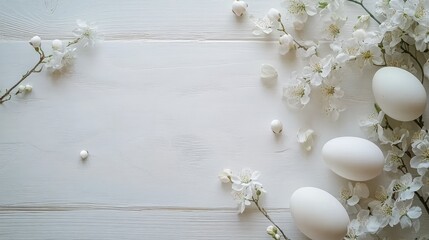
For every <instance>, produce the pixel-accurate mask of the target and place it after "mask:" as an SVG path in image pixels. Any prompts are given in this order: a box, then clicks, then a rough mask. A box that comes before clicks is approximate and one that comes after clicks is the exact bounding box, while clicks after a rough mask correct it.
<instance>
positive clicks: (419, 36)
mask: <svg viewBox="0 0 429 240" xmlns="http://www.w3.org/2000/svg"><path fill="white" fill-rule="evenodd" d="M428 18H429V15H428ZM428 28H429V26H423V25H417V26H416V27H415V28H414V31H413V32H411V33H410V35H411V36H412V37H413V38H414V40H415V46H416V49H417V50H418V51H420V52H424V51H426V50H427V49H428V44H429V31H428Z"/></svg>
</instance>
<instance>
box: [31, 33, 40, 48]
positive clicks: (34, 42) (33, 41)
mask: <svg viewBox="0 0 429 240" xmlns="http://www.w3.org/2000/svg"><path fill="white" fill-rule="evenodd" d="M29 43H30V45H31V46H33V47H34V48H39V47H40V45H41V44H42V39H41V38H40V37H39V36H34V37H32V38H31V39H30V41H29Z"/></svg>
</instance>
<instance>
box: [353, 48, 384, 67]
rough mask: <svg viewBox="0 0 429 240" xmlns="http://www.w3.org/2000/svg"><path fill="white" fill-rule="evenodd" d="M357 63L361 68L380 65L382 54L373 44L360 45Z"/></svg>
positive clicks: (382, 61)
mask: <svg viewBox="0 0 429 240" xmlns="http://www.w3.org/2000/svg"><path fill="white" fill-rule="evenodd" d="M357 62H358V65H359V66H361V67H363V66H367V65H370V64H376V65H381V64H383V63H384V60H383V53H382V52H381V49H380V48H379V47H378V46H377V45H375V44H362V45H361V47H360V48H359V55H358V57H357Z"/></svg>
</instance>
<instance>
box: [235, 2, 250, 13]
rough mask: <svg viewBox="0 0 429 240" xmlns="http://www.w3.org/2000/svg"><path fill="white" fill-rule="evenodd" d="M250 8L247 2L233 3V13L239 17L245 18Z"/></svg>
mask: <svg viewBox="0 0 429 240" xmlns="http://www.w3.org/2000/svg"><path fill="white" fill-rule="evenodd" d="M248 6H249V5H248V4H247V3H246V2H244V1H241V0H236V1H234V2H233V3H232V12H233V13H234V14H235V15H236V16H238V17H240V16H243V15H244V14H245V13H246V10H247V7H248Z"/></svg>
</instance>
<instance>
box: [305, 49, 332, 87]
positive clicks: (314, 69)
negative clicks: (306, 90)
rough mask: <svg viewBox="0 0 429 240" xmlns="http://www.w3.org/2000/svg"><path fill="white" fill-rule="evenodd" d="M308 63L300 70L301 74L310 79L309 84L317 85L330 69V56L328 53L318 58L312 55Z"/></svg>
mask: <svg viewBox="0 0 429 240" xmlns="http://www.w3.org/2000/svg"><path fill="white" fill-rule="evenodd" d="M309 63H310V64H309V66H305V67H304V69H303V70H302V72H303V76H304V77H305V78H308V79H309V80H310V83H311V85H313V86H319V85H320V84H321V83H322V80H323V79H324V78H326V77H328V75H329V73H330V72H331V70H332V56H331V55H328V56H326V57H324V58H320V57H318V56H316V55H313V56H311V58H310V61H309Z"/></svg>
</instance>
